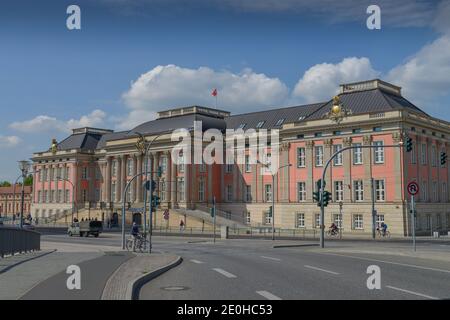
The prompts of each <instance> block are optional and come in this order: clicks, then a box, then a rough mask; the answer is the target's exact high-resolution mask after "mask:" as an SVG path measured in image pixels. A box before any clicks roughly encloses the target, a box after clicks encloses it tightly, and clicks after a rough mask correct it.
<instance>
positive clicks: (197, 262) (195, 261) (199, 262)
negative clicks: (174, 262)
mask: <svg viewBox="0 0 450 320" xmlns="http://www.w3.org/2000/svg"><path fill="white" fill-rule="evenodd" d="M191 262H193V263H196V264H202V263H203V262H202V261H199V260H195V259H191Z"/></svg>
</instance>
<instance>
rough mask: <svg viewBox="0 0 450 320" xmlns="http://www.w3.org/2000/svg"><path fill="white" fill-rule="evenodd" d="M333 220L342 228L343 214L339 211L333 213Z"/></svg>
mask: <svg viewBox="0 0 450 320" xmlns="http://www.w3.org/2000/svg"><path fill="white" fill-rule="evenodd" d="M333 222H334V224H335V225H336V226H337V227H338V228H339V229H341V228H342V214H339V213H335V214H333Z"/></svg>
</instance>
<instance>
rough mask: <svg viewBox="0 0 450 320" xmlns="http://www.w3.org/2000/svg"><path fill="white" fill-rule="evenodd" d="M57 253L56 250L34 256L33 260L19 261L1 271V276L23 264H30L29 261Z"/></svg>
mask: <svg viewBox="0 0 450 320" xmlns="http://www.w3.org/2000/svg"><path fill="white" fill-rule="evenodd" d="M55 251H56V249H53V250H49V251H45V252H42V253H41V254H39V255H36V256H34V257H31V258H28V259H25V260H21V261H18V262H17V263H14V264H12V265H10V266H7V267H6V268H3V269H1V270H0V274H2V273H5V272H7V271H9V270H11V269H12V268H14V267H17V266H18V265H21V264H22V263H25V262H28V261H32V260H34V259H37V258H41V257H43V256H46V255H48V254H50V253H53V252H55Z"/></svg>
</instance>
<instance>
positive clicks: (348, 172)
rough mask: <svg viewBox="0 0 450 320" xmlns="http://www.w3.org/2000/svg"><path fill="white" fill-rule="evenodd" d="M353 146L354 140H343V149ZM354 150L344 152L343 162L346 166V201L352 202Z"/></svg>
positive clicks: (349, 138)
mask: <svg viewBox="0 0 450 320" xmlns="http://www.w3.org/2000/svg"><path fill="white" fill-rule="evenodd" d="M351 145H352V138H351V137H348V138H344V139H343V147H344V148H345V147H350V146H351ZM351 154H352V150H351V149H350V150H346V151H344V152H343V155H342V160H343V166H344V185H343V186H342V187H343V188H344V201H348V202H352V200H353V194H352V190H353V187H352V157H351Z"/></svg>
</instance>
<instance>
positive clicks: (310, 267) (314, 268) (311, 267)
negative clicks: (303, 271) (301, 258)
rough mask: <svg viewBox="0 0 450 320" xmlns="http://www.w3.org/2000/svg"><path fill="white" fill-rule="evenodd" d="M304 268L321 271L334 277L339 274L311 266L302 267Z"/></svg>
mask: <svg viewBox="0 0 450 320" xmlns="http://www.w3.org/2000/svg"><path fill="white" fill-rule="evenodd" d="M304 267H305V268H309V269H313V270H317V271H323V272H327V273H331V274H334V275H338V274H339V273H337V272H334V271H330V270H325V269H321V268H317V267H313V266H308V265H304Z"/></svg>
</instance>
